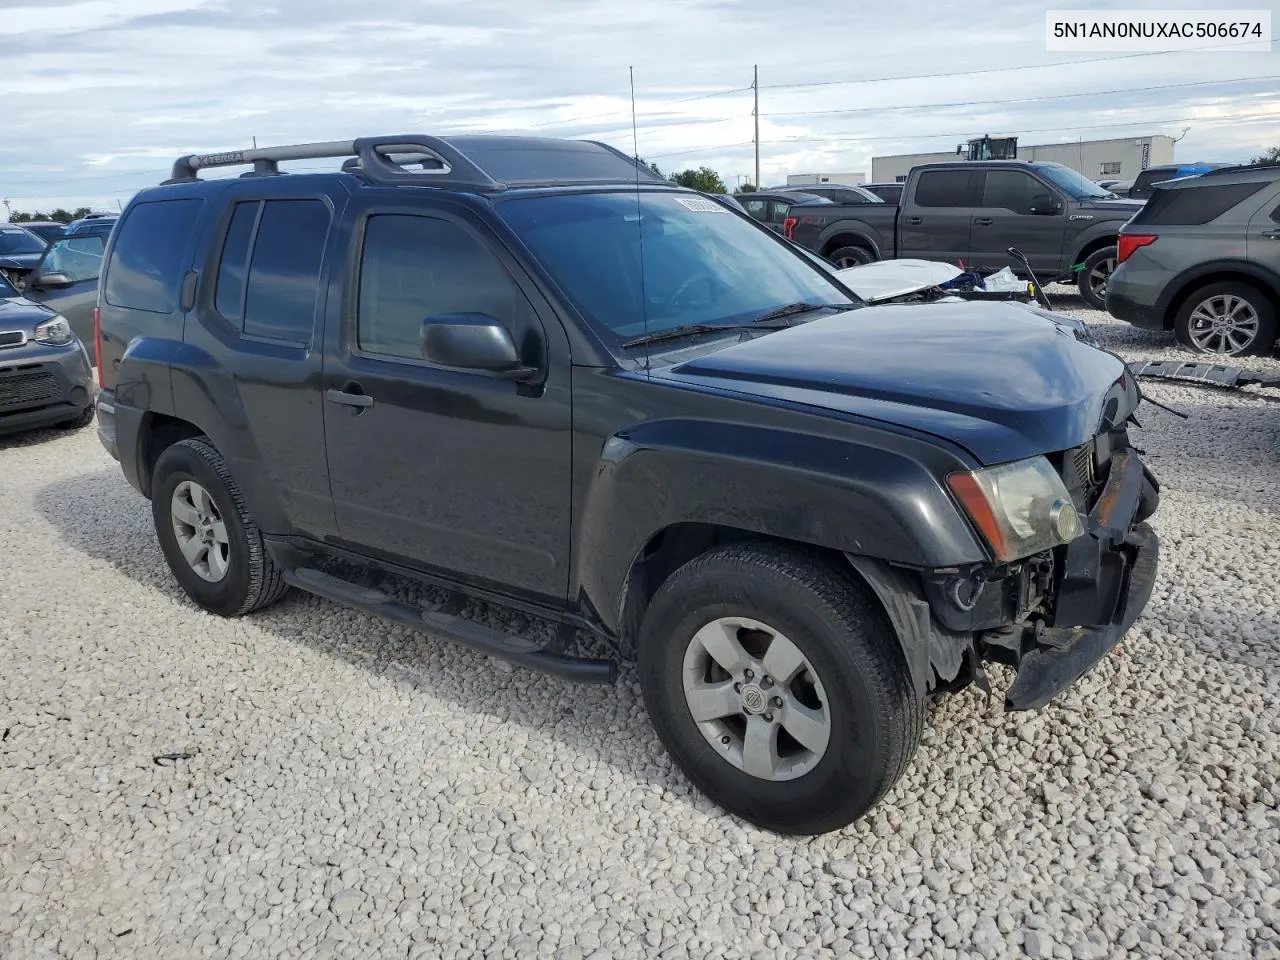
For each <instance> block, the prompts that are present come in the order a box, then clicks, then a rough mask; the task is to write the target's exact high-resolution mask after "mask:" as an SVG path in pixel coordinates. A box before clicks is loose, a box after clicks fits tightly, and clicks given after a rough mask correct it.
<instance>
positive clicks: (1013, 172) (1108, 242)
mask: <svg viewBox="0 0 1280 960" xmlns="http://www.w3.org/2000/svg"><path fill="white" fill-rule="evenodd" d="M1140 209H1142V203H1141V202H1140V201H1130V200H1121V199H1119V198H1118V197H1116V195H1115V194H1113V193H1109V192H1107V191H1106V190H1104V189H1102V188H1101V187H1099V186H1098V185H1097V184H1096V183H1094V182H1093V181H1091V180H1087V179H1085V178H1084V177H1083V176H1081V175H1080V174H1079V173H1077V172H1076V171H1074V170H1072V169H1071V168H1070V167H1064V166H1062V165H1061V164H1058V163H1042V162H1038V161H1032V162H1027V161H1023V160H978V161H957V162H955V163H931V164H926V165H924V166H919V167H914V168H912V170H911V172H910V173H909V174H908V175H907V180H906V183H905V184H904V189H903V191H902V198H901V200H900V201H899V202H898V203H897V204H896V205H895V204H887V203H886V204H863V205H858V206H847V205H844V204H835V205H823V206H821V207H818V208H813V209H805V210H797V211H795V213H796V215H795V216H794V217H788V219H787V222H786V224H785V225H784V231H785V233H786V236H787V237H788V238H790V239H791V240H793V241H795V242H796V243H798V244H800V245H801V246H803V247H806V248H808V249H809V250H812V251H813V252H814V253H818V254H821V255H822V256H824V257H826V258H827V259H828V260H830V261H831V262H832V263H834V264H836V265H837V266H839V267H851V266H856V265H858V264H862V263H870V262H872V261H873V260H888V259H892V258H896V257H911V258H921V259H927V260H946V261H949V262H951V263H955V262H957V261H961V262H963V263H964V264H965V265H966V266H967V267H970V268H976V269H979V270H982V271H984V272H985V271H988V270H999V269H1000V268H1001V267H1010V268H1012V269H1013V271H1014V272H1015V273H1018V274H1022V273H1024V272H1025V271H1024V270H1023V269H1022V267H1021V266H1020V265H1019V264H1018V263H1016V262H1015V261H1014V260H1013V259H1012V258H1010V257H1009V254H1008V253H1007V251H1008V249H1009V247H1017V248H1018V249H1020V250H1021V251H1023V252H1024V253H1025V254H1026V255H1027V258H1028V260H1029V261H1030V262H1031V266H1032V268H1033V269H1034V270H1035V272H1036V279H1038V280H1039V281H1040V282H1041V283H1051V282H1054V281H1058V280H1070V279H1075V280H1077V282H1078V283H1079V285H1080V293H1081V295H1082V296H1083V297H1084V299H1085V300H1086V301H1087V302H1088V303H1089V305H1090V306H1092V307H1093V308H1094V309H1097V310H1103V309H1105V308H1106V307H1105V304H1106V295H1107V278H1108V277H1109V276H1110V275H1111V271H1112V270H1113V269H1115V263H1116V236H1117V234H1118V233H1119V231H1120V227H1121V226H1122V225H1123V224H1124V223H1125V222H1126V221H1127V220H1128V219H1129V218H1130V217H1132V216H1133V215H1134V214H1135V213H1137V211H1138V210H1140Z"/></svg>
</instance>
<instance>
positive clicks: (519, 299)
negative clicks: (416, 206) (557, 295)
mask: <svg viewBox="0 0 1280 960" xmlns="http://www.w3.org/2000/svg"><path fill="white" fill-rule="evenodd" d="M442 313H483V314H487V315H488V316H491V317H493V318H494V319H495V320H497V321H499V322H500V323H502V324H503V325H504V326H506V328H507V329H508V330H509V331H511V335H512V337H513V339H514V340H515V342H516V343H517V344H521V343H523V342H526V341H525V338H526V337H527V336H528V335H529V333H530V329H531V327H532V323H533V317H532V311H531V309H530V307H529V304H528V301H527V300H526V299H525V297H524V294H523V293H522V292H521V291H520V289H519V288H518V287H517V286H516V283H515V281H514V280H513V279H512V277H511V275H510V274H509V273H508V272H507V270H506V268H505V267H504V266H503V265H502V263H501V262H500V261H499V260H498V258H497V257H495V256H494V254H493V253H492V252H491V251H490V250H489V249H488V248H487V247H486V246H485V245H484V244H482V243H481V242H480V241H479V240H477V239H476V238H475V237H473V236H472V235H471V234H470V233H468V232H467V231H466V230H464V229H463V228H462V227H461V226H460V225H458V224H456V223H453V222H451V221H449V220H443V219H439V218H436V217H426V216H414V215H406V214H379V215H375V216H372V217H370V218H369V220H368V223H367V224H366V226H365V234H364V247H363V250H362V252H361V259H360V297H359V307H358V313H357V315H356V340H357V342H358V343H359V346H360V349H361V350H363V351H366V352H368V353H375V354H381V355H383V356H387V357H396V358H404V359H408V360H421V359H422V346H421V338H422V322H423V321H424V320H426V319H427V317H431V316H436V315H438V314H442Z"/></svg>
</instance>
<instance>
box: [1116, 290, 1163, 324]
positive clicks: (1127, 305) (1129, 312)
mask: <svg viewBox="0 0 1280 960" xmlns="http://www.w3.org/2000/svg"><path fill="white" fill-rule="evenodd" d="M1107 313H1109V314H1111V316H1113V317H1115V318H1116V319H1117V320H1123V321H1124V322H1125V323H1131V324H1133V325H1134V326H1135V327H1142V328H1143V329H1144V330H1166V329H1168V327H1167V326H1166V324H1165V322H1164V311H1163V310H1160V309H1159V308H1157V307H1153V306H1145V305H1143V304H1141V303H1138V302H1137V301H1136V300H1130V299H1129V298H1128V297H1126V296H1125V295H1124V294H1123V293H1120V292H1118V291H1116V290H1115V289H1114V288H1113V287H1112V286H1111V283H1110V281H1108V284H1107Z"/></svg>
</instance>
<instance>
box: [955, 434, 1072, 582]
mask: <svg viewBox="0 0 1280 960" xmlns="http://www.w3.org/2000/svg"><path fill="white" fill-rule="evenodd" d="M947 486H948V487H950V488H951V492H952V493H953V494H954V495H955V497H956V499H957V500H959V501H960V505H961V506H962V507H963V508H964V511H965V513H967V514H968V515H969V519H970V520H972V521H973V525H974V526H975V527H977V528H978V531H979V532H980V533H981V534H982V536H983V539H985V540H986V541H987V544H988V545H989V546H990V547H991V552H992V553H993V554H995V557H996V559H997V560H999V561H1001V562H1002V563H1008V562H1009V561H1011V560H1018V559H1020V558H1022V557H1029V556H1031V555H1032V554H1034V553H1040V552H1041V551H1043V550H1048V549H1050V548H1051V547H1056V546H1058V545H1059V544H1063V543H1070V542H1071V541H1072V540H1074V539H1075V538H1076V537H1078V536H1080V534H1082V533H1083V532H1084V525H1083V524H1082V523H1081V521H1080V514H1079V513H1078V512H1077V511H1076V507H1075V504H1074V503H1073V502H1072V500H1071V494H1069V493H1068V492H1067V488H1066V487H1065V486H1064V485H1063V483H1062V478H1061V477H1059V476H1058V474H1057V471H1055V470H1054V469H1053V467H1052V466H1051V465H1050V463H1049V461H1048V460H1046V459H1045V458H1044V457H1032V458H1031V459H1029V460H1019V461H1017V462H1015V463H1005V464H1001V465H1000V466H998V467H988V468H987V469H985V470H972V471H968V472H962V473H953V474H951V475H950V476H948V477H947Z"/></svg>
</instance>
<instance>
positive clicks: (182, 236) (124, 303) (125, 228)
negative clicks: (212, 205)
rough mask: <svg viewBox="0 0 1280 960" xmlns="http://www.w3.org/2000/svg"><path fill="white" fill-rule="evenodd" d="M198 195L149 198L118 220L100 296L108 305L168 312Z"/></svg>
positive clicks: (175, 297)
mask: <svg viewBox="0 0 1280 960" xmlns="http://www.w3.org/2000/svg"><path fill="white" fill-rule="evenodd" d="M203 203H204V201H203V200H202V199H200V198H198V197H186V198H183V199H181V200H149V201H145V202H143V203H139V204H137V205H136V206H134V207H133V208H132V209H131V210H130V211H129V212H128V214H127V215H126V216H125V218H124V220H123V221H122V222H121V223H120V225H119V227H118V228H117V229H118V230H119V235H118V236H117V237H116V241H115V246H114V247H113V249H112V253H111V263H110V264H109V266H108V267H107V278H106V283H105V284H104V288H103V297H104V298H105V299H106V301H107V303H109V304H111V305H112V306H113V307H124V308H125V309H127V310H146V311H148V312H149V313H173V311H174V309H175V308H176V307H177V306H178V287H179V285H180V284H181V282H182V264H183V258H184V256H185V254H186V251H187V241H188V240H189V239H190V237H191V229H192V227H193V226H195V222H196V217H198V216H199V215H200V206H201V204H203Z"/></svg>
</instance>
